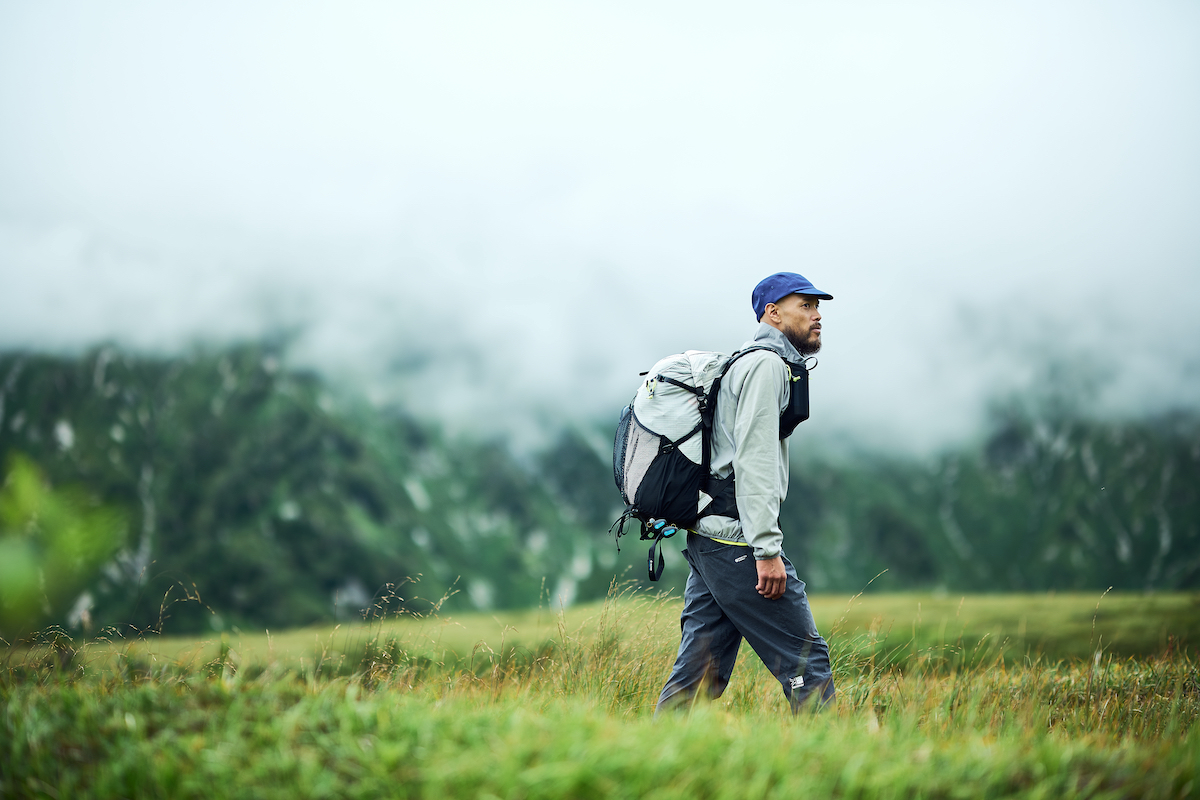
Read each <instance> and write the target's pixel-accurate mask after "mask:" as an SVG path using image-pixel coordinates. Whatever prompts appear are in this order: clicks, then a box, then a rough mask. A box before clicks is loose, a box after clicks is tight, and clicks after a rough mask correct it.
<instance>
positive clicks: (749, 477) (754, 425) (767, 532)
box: [733, 354, 789, 560]
mask: <svg viewBox="0 0 1200 800" xmlns="http://www.w3.org/2000/svg"><path fill="white" fill-rule="evenodd" d="M746 361H748V362H749V363H747V364H746V370H745V377H744V379H743V381H742V385H741V390H740V392H739V395H738V403H737V415H736V417H735V419H734V428H733V438H734V455H733V473H734V475H736V476H737V478H736V481H735V483H734V487H735V491H736V494H737V508H738V516H739V517H740V518H741V524H742V536H744V537H745V539H746V542H747V543H748V544H749V545H750V546H751V547H752V548H754V558H755V559H757V560H763V559H768V558H775V557H776V556H778V555H779V553H780V551H781V550H782V549H783V531H782V530H780V528H779V504H780V502H781V500H782V498H783V492H784V489H783V486H782V485H780V480H781V477H780V476H781V469H780V463H779V462H780V459H781V458H783V449H782V447H781V446H780V443H779V414H780V409H781V408H782V406H783V403H785V402H786V401H787V393H788V390H789V387H788V377H787V374H786V373H787V367H786V366H785V365H784V363H783V361H781V360H780V359H779V358H778V357H776V356H774V355H768V354H764V355H762V356H757V357H754V356H749V357H747V358H746Z"/></svg>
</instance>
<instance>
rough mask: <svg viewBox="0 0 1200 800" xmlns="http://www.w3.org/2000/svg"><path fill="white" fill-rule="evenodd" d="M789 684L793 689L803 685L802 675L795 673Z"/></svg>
mask: <svg viewBox="0 0 1200 800" xmlns="http://www.w3.org/2000/svg"><path fill="white" fill-rule="evenodd" d="M791 684H792V688H793V689H799V688H800V687H802V686H803V685H804V676H803V675H797V676H796V677H794V678H792V680H791Z"/></svg>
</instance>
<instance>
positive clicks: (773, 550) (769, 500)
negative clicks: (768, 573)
mask: <svg viewBox="0 0 1200 800" xmlns="http://www.w3.org/2000/svg"><path fill="white" fill-rule="evenodd" d="M751 345H765V346H767V347H770V348H771V349H772V350H774V351H775V352H776V353H778V354H779V356H782V357H783V358H784V359H787V360H788V361H792V362H796V363H798V362H800V361H803V360H804V359H803V357H802V356H801V355H800V353H799V352H797V350H796V348H795V347H793V346H792V343H791V342H789V341H788V340H787V337H786V336H784V335H783V333H782V332H780V331H779V330H777V329H775V328H773V327H771V326H770V325H767V324H766V323H760V324H759V326H758V330H757V331H755V333H754V338H753V339H752V340H750V341H749V342H746V344H744V345H743V348H745V347H750V346H751ZM779 356H776V355H774V354H772V353H770V352H768V351H766V350H759V351H756V352H754V353H749V354H747V355H745V356H742V357H741V358H739V359H738V360H737V361H735V362H734V363H733V366H731V367H730V368H729V372H727V373H726V374H725V378H724V380H723V381H722V382H721V391H720V394H719V395H718V397H717V413H716V417H715V418H714V422H713V439H712V472H713V474H714V475H715V476H716V477H718V478H725V477H728V476H729V473H730V472H733V473H734V475H735V476H736V478H735V488H736V492H737V509H738V515H739V516H740V517H741V519H740V520H736V519H730V518H729V517H722V516H715V515H714V516H708V517H701V518H700V519H699V520H698V521H697V522H696V527H695V531H696V533H699V534H701V535H702V536H708V537H709V538H712V539H724V540H726V541H731V542H744V543H746V544H748V545H750V547H752V548H753V549H754V557H755V559H759V560H762V559H768V558H775V557H776V556H778V555H779V553H780V550H781V549H782V548H783V531H782V530H780V528H779V505H780V503H782V502H783V499H784V498H785V497H787V490H788V443H787V439H780V438H779V417H780V415H781V414H783V412H784V410H785V409H786V408H787V406H788V401H789V399H790V396H791V382H790V378H791V372H790V371H789V370H788V367H787V364H785V363H784V362H783V361H782V360H781V359H780V358H779Z"/></svg>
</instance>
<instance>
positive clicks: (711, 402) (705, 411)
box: [699, 344, 783, 479]
mask: <svg viewBox="0 0 1200 800" xmlns="http://www.w3.org/2000/svg"><path fill="white" fill-rule="evenodd" d="M756 350H770V351H771V352H772V353H775V350H774V349H772V348H770V347H767V346H766V345H762V344H756V345H751V346H750V347H744V348H742V349H741V350H738V351H737V352H735V353H734V354H733V355H731V356H730V357H729V360H728V361H726V362H725V365H724V366H723V367H721V371H720V372H719V373H718V374H717V377H716V379H715V380H713V382H712V386H711V387H710V388H709V390H708V392H707V393H706V394H705V395H704V396H702V397H700V398H699V399H700V425H701V430H702V431H703V433H701V437H702V440H703V442H702V444H701V446H700V448H701V451H702V452H701V454H700V458H701V464H702V466H703V467H704V472H703V473H702V474H703V475H704V476H705V478H706V479H707V477H708V471H709V467H710V466H711V465H712V429H713V420H714V418H715V417H716V414H717V400H719V399H720V397H721V382H722V381H723V380H724V379H725V373H727V372H729V368H730V367H732V366H733V362H735V361H737V360H738V359H739V358H741V357H742V356H745V355H749V354H750V353H753V352H754V351H756ZM775 355H777V356H778V355H779V354H778V353H775ZM779 357H780V358H781V359H782V358H783V356H779Z"/></svg>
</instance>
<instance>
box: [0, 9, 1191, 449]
mask: <svg viewBox="0 0 1200 800" xmlns="http://www.w3.org/2000/svg"><path fill="white" fill-rule="evenodd" d="M67 7H69V8H70V13H60V11H61V9H62V8H67ZM56 9H58V10H56ZM1198 42H1200V12H1198V11H1197V9H1195V8H1194V7H1192V6H1189V5H1187V4H1180V3H1174V2H1150V3H1144V4H1139V6H1138V7H1137V8H1136V9H1135V8H1133V7H1121V6H1096V5H1095V4H1090V3H1085V2H1063V3H1058V4H1053V5H1051V6H1047V5H1045V4H1039V3H1011V4H1005V5H1004V6H993V7H970V8H967V7H960V6H958V5H955V4H949V3H941V2H918V3H909V4H905V5H904V6H903V7H896V8H885V7H880V6H877V5H869V4H867V5H864V4H854V3H852V4H843V5H839V6H827V5H820V4H811V3H800V4H790V3H789V4H784V3H774V2H762V3H753V4H751V5H750V6H746V7H744V8H742V9H740V10H739V11H737V12H734V11H732V10H730V9H727V8H725V7H722V6H720V5H717V4H704V3H700V4H687V5H686V6H685V5H682V4H666V5H663V6H657V7H655V8H653V9H651V8H642V7H636V6H631V5H623V4H616V5H613V4H587V3H585V4H577V5H574V6H570V7H560V6H555V5H552V4H545V3H538V2H521V3H516V4H508V5H506V6H505V7H504V8H502V9H501V8H496V7H492V6H490V5H488V4H484V3H477V2H456V3H450V4H445V5H440V6H438V7H436V8H434V7H430V8H421V9H419V8H415V7H409V6H394V5H390V4H383V3H376V2H366V1H365V0H362V1H356V2H349V3H345V4H340V5H339V6H338V8H337V9H333V8H330V7H325V6H322V5H318V4H304V3H301V4H287V5H286V6H285V5H280V4H274V3H259V4H251V5H246V4H233V3H220V2H218V3H211V4H206V5H205V7H204V8H203V9H181V8H165V7H156V6H152V5H149V4H144V3H138V2H117V3H106V4H104V5H103V6H85V5H71V4H67V6H64V7H59V6H55V5H54V4H49V5H47V4H37V5H31V4H23V3H15V2H0V186H2V187H3V189H2V190H0V282H2V283H0V346H3V347H5V348H13V347H22V348H33V349H37V350H41V351H53V352H67V353H75V354H79V353H82V352H85V351H86V350H87V349H88V348H90V347H92V346H94V345H97V344H99V343H103V342H115V343H118V344H120V345H121V346H122V347H124V348H128V349H131V350H133V351H137V352H142V353H147V354H182V353H185V352H186V351H187V348H188V347H189V346H190V345H192V344H194V343H198V342H209V343H222V342H225V343H228V342H232V341H243V340H261V339H262V338H264V337H270V336H274V335H275V334H276V333H277V332H279V331H283V332H285V334H286V335H287V337H289V338H288V340H289V342H290V343H291V344H290V347H289V350H288V358H289V362H290V363H293V364H295V365H297V366H309V367H314V368H317V369H319V370H320V371H321V373H322V374H323V375H325V376H327V377H328V378H329V379H330V380H332V381H334V382H337V383H347V384H350V385H353V386H355V387H356V388H357V389H358V390H360V391H362V392H363V393H364V394H366V395H367V396H368V397H370V398H373V399H374V400H375V401H376V402H379V403H388V402H400V403H402V404H403V405H404V407H405V408H406V409H408V410H409V411H410V412H411V413H413V414H416V415H418V416H419V417H421V418H424V419H433V420H437V421H439V423H440V424H444V425H447V426H449V427H450V429H453V430H462V431H471V432H475V433H481V434H491V433H496V432H502V433H504V434H505V435H508V436H510V437H512V438H513V440H514V441H517V442H525V443H526V444H525V445H524V446H527V447H536V446H537V445H538V444H539V443H545V441H546V440H547V438H552V437H553V435H554V434H553V431H554V430H556V429H557V427H558V426H559V425H560V424H561V423H570V424H586V423H588V422H589V421H592V420H606V419H609V418H611V416H612V415H613V414H615V412H616V409H618V408H619V407H620V405H621V404H622V403H623V402H624V401H625V400H626V399H627V398H628V396H629V395H630V394H632V391H633V386H634V384H635V383H636V375H637V373H638V372H639V371H641V370H643V369H645V368H647V367H648V366H649V365H650V364H651V363H653V362H654V361H655V360H657V358H659V357H660V356H662V355H664V354H666V353H670V352H677V351H680V350H683V349H691V348H695V349H717V350H723V351H730V350H732V349H734V348H736V347H737V346H738V345H739V344H741V343H742V342H744V341H745V340H746V339H747V338H749V336H750V335H751V333H752V331H753V328H754V320H753V319H752V315H751V312H750V303H749V295H750V290H751V288H752V287H753V286H754V284H755V283H756V282H757V281H758V280H760V279H761V278H762V277H764V276H765V275H766V274H769V273H771V272H774V271H777V270H781V269H788V270H798V271H800V272H802V273H804V274H806V275H807V276H808V277H810V278H811V279H812V280H813V281H814V283H815V284H816V285H818V286H820V287H821V288H823V289H825V290H827V291H829V292H831V293H832V294H833V295H834V296H835V298H836V299H835V300H834V301H832V302H830V303H828V304H827V309H826V316H825V320H824V325H825V331H826V348H825V351H824V352H823V353H822V355H821V365H820V368H819V370H818V372H817V373H815V375H814V393H815V394H814V402H815V403H816V407H815V412H816V416H815V417H814V421H813V422H814V424H813V430H812V431H811V432H809V436H810V437H814V438H818V439H824V440H825V441H826V442H827V443H838V442H841V443H849V444H852V445H853V446H859V447H868V448H888V449H896V450H899V451H902V452H916V453H926V454H928V453H932V452H936V451H938V450H939V449H940V448H942V447H945V446H953V445H955V444H956V443H959V442H963V441H967V440H970V439H972V437H979V436H981V435H983V430H984V428H983V426H984V424H985V421H986V418H987V408H988V404H989V403H991V402H993V400H994V399H995V398H998V397H1000V398H1003V397H1010V396H1018V397H1019V396H1022V395H1028V394H1031V393H1036V392H1040V391H1042V390H1044V389H1045V388H1046V386H1047V383H1048V382H1050V383H1052V382H1053V381H1055V380H1059V379H1065V376H1067V375H1070V376H1071V378H1070V380H1071V381H1073V382H1074V384H1073V386H1074V388H1072V389H1071V391H1072V393H1073V394H1074V395H1075V396H1076V398H1077V401H1078V402H1081V403H1084V404H1085V405H1087V406H1089V407H1090V408H1092V409H1093V410H1094V411H1095V412H1096V413H1100V414H1105V415H1108V416H1109V417H1112V418H1118V419H1120V418H1129V417H1130V416H1137V415H1139V414H1145V413H1158V412H1161V411H1163V410H1166V409H1170V408H1176V407H1186V408H1195V407H1196V406H1197V405H1198V404H1200V361H1198V359H1200V355H1198V351H1197V349H1196V348H1195V345H1194V343H1195V342H1196V341H1200V317H1198V316H1197V315H1196V314H1195V313H1194V312H1193V310H1192V309H1191V303H1192V298H1193V297H1195V296H1196V295H1197V293H1198V292H1200V270H1197V269H1196V264H1197V258H1198V256H1200V229H1197V227H1196V225H1195V224H1194V221H1195V219H1197V218H1200V151H1197V149H1196V148H1195V146H1194V143H1195V142H1196V141H1198V140H1200V77H1198V76H1200V45H1198V44H1197V43H1198Z"/></svg>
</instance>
